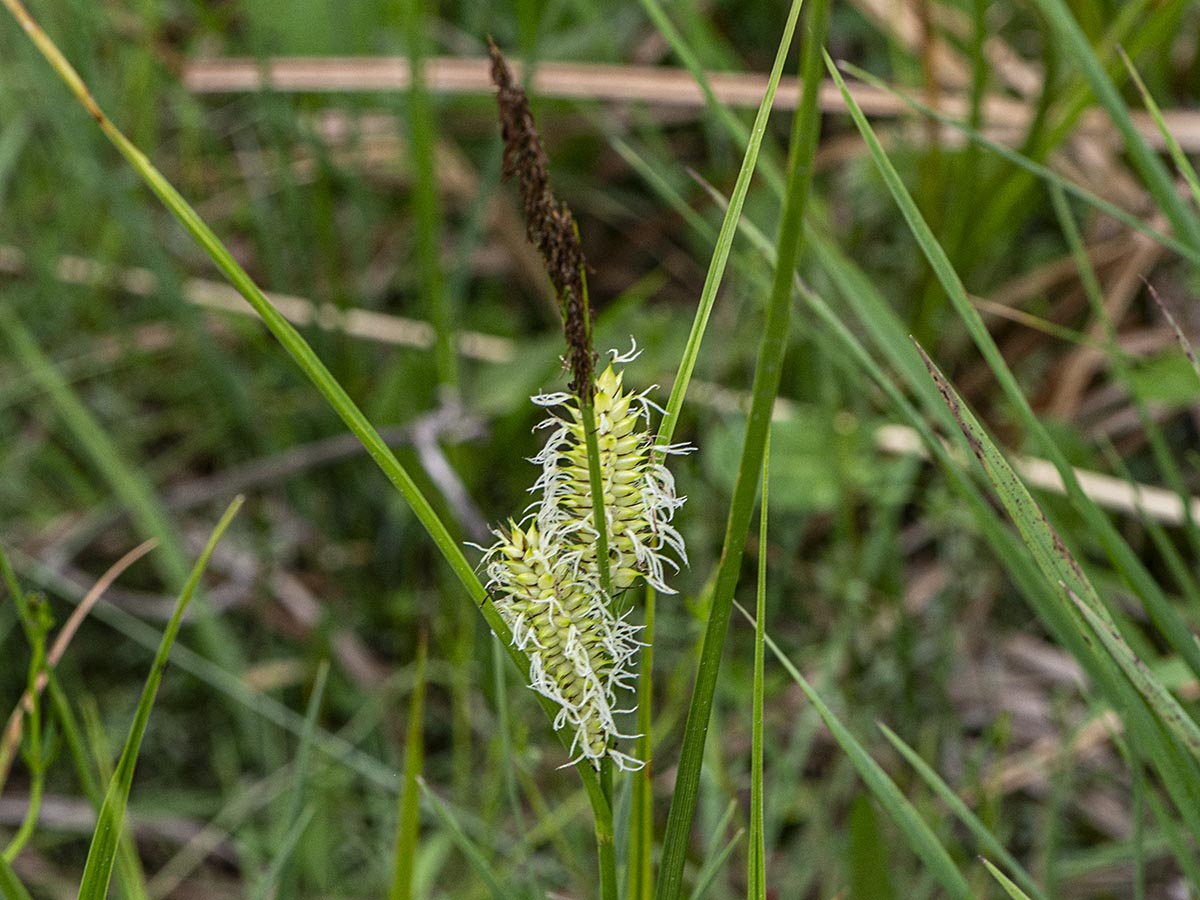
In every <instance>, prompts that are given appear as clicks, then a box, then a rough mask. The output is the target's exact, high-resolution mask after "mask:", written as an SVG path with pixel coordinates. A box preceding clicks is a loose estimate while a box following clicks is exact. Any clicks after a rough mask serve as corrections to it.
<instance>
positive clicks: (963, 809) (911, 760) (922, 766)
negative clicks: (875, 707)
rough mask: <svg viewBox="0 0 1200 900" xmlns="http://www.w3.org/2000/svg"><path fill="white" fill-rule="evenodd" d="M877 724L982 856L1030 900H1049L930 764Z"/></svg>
mask: <svg viewBox="0 0 1200 900" xmlns="http://www.w3.org/2000/svg"><path fill="white" fill-rule="evenodd" d="M876 724H877V725H878V726H879V729H880V731H882V732H883V734H884V737H886V738H887V739H888V740H889V741H891V742H892V746H893V747H895V748H896V749H897V750H898V751H899V752H900V755H901V756H903V757H904V758H905V759H906V760H907V761H908V764H909V765H910V766H912V767H913V769H915V770H916V772H917V774H918V775H919V776H921V780H922V781H924V782H925V784H926V785H928V786H929V787H930V788H931V789H932V790H933V792H934V793H935V794H937V795H938V796H939V797H940V798H941V799H942V802H943V803H945V804H946V806H948V807H949V808H950V811H951V812H952V813H954V815H955V816H956V817H957V818H958V820H959V821H960V822H962V823H963V824H964V825H966V826H967V829H968V830H969V831H970V832H971V834H972V835H974V837H975V840H977V841H979V843H980V844H981V845H982V847H983V849H984V852H986V853H990V854H991V855H993V856H995V857H996V858H997V859H999V860H1000V861H1001V862H1002V863H1004V865H1005V866H1007V867H1008V869H1009V871H1010V872H1013V873H1015V874H1016V876H1017V878H1018V880H1020V882H1021V884H1022V885H1023V886H1024V888H1025V889H1026V890H1027V891H1028V892H1029V894H1030V896H1031V897H1032V898H1033V900H1049V898H1048V897H1047V896H1046V895H1045V894H1044V893H1042V890H1041V889H1040V888H1039V887H1038V886H1037V883H1036V882H1035V881H1034V880H1033V878H1031V877H1030V875H1029V873H1028V872H1026V871H1025V869H1024V867H1023V866H1022V865H1021V864H1020V863H1019V862H1018V861H1017V858H1016V857H1015V856H1013V855H1012V854H1011V853H1009V852H1008V850H1007V848H1006V847H1005V846H1004V845H1003V844H1002V843H1000V841H999V840H997V838H996V836H995V835H994V834H992V832H991V830H990V829H989V828H988V827H987V826H986V825H984V824H983V821H982V820H981V819H980V818H979V816H977V815H975V813H974V812H972V811H971V809H970V808H969V807H968V806H967V804H965V803H964V802H963V801H962V798H961V797H959V796H958V794H956V793H954V789H953V788H951V787H950V785H948V784H946V782H945V781H943V780H942V778H941V776H940V775H938V773H937V772H935V771H934V770H933V767H932V766H930V765H929V763H927V762H925V760H923V759H921V757H920V756H919V755H917V751H916V750H914V749H913V748H912V747H910V746H909V745H908V744H906V743H905V742H904V739H903V738H901V737H900V735H898V734H896V732H894V731H892V729H890V728H888V727H887V725H885V724H883V723H882V722H877V723H876Z"/></svg>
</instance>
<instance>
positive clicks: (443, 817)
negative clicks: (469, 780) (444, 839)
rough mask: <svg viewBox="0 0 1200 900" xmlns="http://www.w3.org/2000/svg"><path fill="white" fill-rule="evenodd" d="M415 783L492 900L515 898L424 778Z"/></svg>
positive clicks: (511, 899)
mask: <svg viewBox="0 0 1200 900" xmlns="http://www.w3.org/2000/svg"><path fill="white" fill-rule="evenodd" d="M417 783H418V784H419V785H420V786H421V793H422V794H424V795H425V800H426V801H427V802H428V803H429V808H430V809H431V810H433V814H434V815H435V816H437V818H438V819H439V820H440V821H441V823H442V824H443V825H444V826H445V827H446V830H447V831H449V832H450V837H451V838H452V839H453V841H454V843H455V846H457V847H458V849H459V851H460V852H461V853H462V855H463V856H465V857H466V859H467V862H468V863H469V864H470V866H471V868H472V869H474V870H475V874H476V875H478V876H479V878H480V879H481V880H482V881H483V883H484V884H485V885H487V889H488V890H489V891H490V892H491V895H492V897H493V900H515V898H514V897H513V895H512V894H511V893H510V892H509V891H508V890H506V889H505V887H504V886H503V885H502V884H501V883H500V880H499V878H497V877H496V873H495V872H494V871H493V870H492V867H491V866H490V865H489V864H488V861H487V857H485V856H484V855H483V851H482V850H480V849H479V846H478V845H477V844H476V843H475V842H474V841H473V840H471V838H470V837H468V836H467V833H466V832H465V831H464V830H463V827H462V825H461V823H459V821H458V818H457V817H456V816H455V815H454V813H452V812H451V811H450V809H449V807H447V806H446V804H445V803H443V802H442V801H441V799H440V798H439V797H438V796H437V794H435V793H434V792H433V791H432V790H430V788H429V785H428V784H426V783H425V779H424V778H418V779H417Z"/></svg>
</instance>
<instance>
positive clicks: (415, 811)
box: [388, 633, 429, 900]
mask: <svg viewBox="0 0 1200 900" xmlns="http://www.w3.org/2000/svg"><path fill="white" fill-rule="evenodd" d="M428 658H429V641H428V639H427V637H426V636H425V634H424V633H422V635H421V642H420V643H419V644H418V645H417V663H416V675H415V678H414V680H413V692H412V699H411V700H410V701H409V704H408V734H407V735H406V736H405V741H404V744H405V748H404V787H403V789H402V790H401V791H400V815H399V821H398V822H397V825H396V854H395V859H394V860H393V863H392V872H393V874H392V889H391V891H390V892H389V893H388V900H410V898H411V897H412V887H413V865H414V863H415V862H416V858H417V832H418V829H419V828H420V819H419V813H420V796H419V794H418V791H419V788H418V786H417V779H418V778H420V777H421V769H422V767H423V765H424V761H425V684H426V664H427V661H428Z"/></svg>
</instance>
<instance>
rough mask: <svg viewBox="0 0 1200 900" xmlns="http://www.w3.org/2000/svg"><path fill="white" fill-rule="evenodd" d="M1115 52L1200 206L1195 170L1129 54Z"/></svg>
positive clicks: (1199, 191) (1120, 49) (1123, 50)
mask: <svg viewBox="0 0 1200 900" xmlns="http://www.w3.org/2000/svg"><path fill="white" fill-rule="evenodd" d="M1117 52H1118V53H1120V54H1121V61H1122V62H1123V63H1125V68H1126V69H1127V70H1128V72H1129V77H1130V78H1132V79H1133V83H1134V85H1135V86H1136V87H1137V89H1138V93H1139V94H1141V95H1142V102H1143V103H1144V104H1145V105H1146V112H1148V113H1150V117H1151V118H1152V119H1153V120H1154V124H1155V125H1157V126H1158V131H1159V134H1161V135H1162V137H1163V140H1164V141H1165V142H1166V144H1167V152H1168V153H1170V154H1171V161H1172V162H1173V163H1175V168H1176V169H1177V170H1178V171H1179V174H1180V175H1182V176H1183V178H1184V181H1186V182H1187V185H1188V190H1190V191H1191V192H1192V200H1193V202H1194V203H1196V204H1197V205H1200V178H1197V177H1196V170H1195V168H1193V167H1192V163H1191V161H1190V160H1189V159H1188V158H1187V154H1186V153H1184V152H1183V148H1182V147H1180V146H1179V141H1177V140H1176V139H1175V135H1173V134H1171V129H1169V128H1168V127H1167V122H1166V120H1165V119H1164V118H1163V114H1162V110H1161V109H1159V106H1158V103H1157V101H1155V99H1154V95H1153V94H1151V93H1150V89H1149V88H1147V87H1146V83H1145V82H1144V81H1142V76H1141V75H1140V74H1139V73H1138V70H1137V67H1136V66H1134V64H1133V60H1131V59H1130V58H1129V54H1127V53H1126V52H1125V48H1124V47H1118V48H1117Z"/></svg>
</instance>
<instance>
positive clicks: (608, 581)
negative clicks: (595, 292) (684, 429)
mask: <svg viewBox="0 0 1200 900" xmlns="http://www.w3.org/2000/svg"><path fill="white" fill-rule="evenodd" d="M579 282H580V285H581V293H582V295H583V327H584V335H585V342H586V345H587V352H588V353H591V352H592V306H591V298H590V297H589V295H588V283H587V272H586V271H584V270H580V272H579ZM593 393H594V391H593V385H590V384H589V385H579V386H578V397H579V413H580V416H581V417H582V418H583V439H584V443H585V444H586V446H587V460H588V487H589V489H590V490H591V494H592V527H594V528H595V529H596V567H597V568H598V569H599V570H600V587H601V588H603V589H604V595H605V596H606V597H607V598H608V599H609V601H610V602H611V601H613V600H615V599H616V598H615V597H613V595H612V573H611V572H610V570H609V561H608V518H607V517H606V516H605V514H604V480H603V478H602V477H601V474H600V445H599V443H598V442H597V438H596V406H595V403H594V402H593V400H592V396H593ZM610 794H611V792H610ZM609 799H610V803H609V805H610V807H611V805H612V804H611V796H610V798H609ZM614 878H615V876H614ZM614 896H615V895H614Z"/></svg>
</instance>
